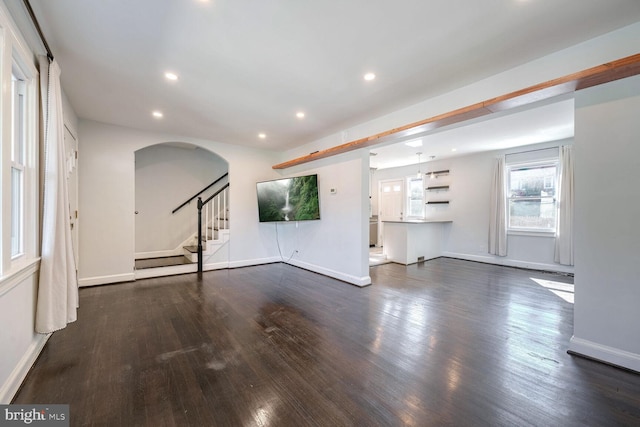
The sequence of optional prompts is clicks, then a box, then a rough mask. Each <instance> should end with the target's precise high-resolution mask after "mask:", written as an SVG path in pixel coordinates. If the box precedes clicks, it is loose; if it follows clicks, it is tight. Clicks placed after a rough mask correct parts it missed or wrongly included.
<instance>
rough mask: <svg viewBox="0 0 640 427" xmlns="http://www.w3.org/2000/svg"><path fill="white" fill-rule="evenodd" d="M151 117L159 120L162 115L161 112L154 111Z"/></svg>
mask: <svg viewBox="0 0 640 427" xmlns="http://www.w3.org/2000/svg"><path fill="white" fill-rule="evenodd" d="M151 115H153V117H155V118H156V119H161V118H162V117H163V116H164V114H162V111H154V112H153V113H151Z"/></svg>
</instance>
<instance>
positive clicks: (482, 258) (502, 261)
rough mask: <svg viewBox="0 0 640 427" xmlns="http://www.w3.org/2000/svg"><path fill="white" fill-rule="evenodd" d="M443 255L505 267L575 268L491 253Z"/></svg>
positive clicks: (444, 255) (537, 268)
mask: <svg viewBox="0 0 640 427" xmlns="http://www.w3.org/2000/svg"><path fill="white" fill-rule="evenodd" d="M442 256H443V257H448V258H459V259H464V260H467V261H477V262H484V263H487V264H495V265H503V266H505V267H517V268H527V269H530V270H540V271H554V272H558V273H569V274H573V272H574V268H573V266H570V265H560V264H546V263H540V262H527V261H518V260H513V259H507V258H502V257H493V256H490V255H470V254H463V253H458V252H443V254H442Z"/></svg>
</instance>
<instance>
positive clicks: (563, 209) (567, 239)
mask: <svg viewBox="0 0 640 427" xmlns="http://www.w3.org/2000/svg"><path fill="white" fill-rule="evenodd" d="M559 160H560V182H559V186H558V196H559V197H558V226H557V228H556V250H555V261H556V262H557V263H560V264H562V265H573V199H574V181H573V147H570V146H563V147H560V157H559Z"/></svg>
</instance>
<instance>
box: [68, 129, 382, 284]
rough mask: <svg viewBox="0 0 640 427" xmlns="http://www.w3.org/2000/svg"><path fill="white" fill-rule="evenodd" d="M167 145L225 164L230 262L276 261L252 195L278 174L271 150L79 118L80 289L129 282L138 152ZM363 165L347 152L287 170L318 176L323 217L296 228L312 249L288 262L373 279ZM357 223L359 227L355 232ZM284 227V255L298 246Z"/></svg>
mask: <svg viewBox="0 0 640 427" xmlns="http://www.w3.org/2000/svg"><path fill="white" fill-rule="evenodd" d="M171 141H174V142H175V141H181V142H187V143H191V144H194V145H198V146H201V147H202V148H205V149H207V150H210V151H212V152H214V153H216V154H217V155H219V156H220V157H221V158H223V159H224V160H225V161H227V162H228V164H229V182H230V183H231V188H230V190H231V194H230V200H231V206H230V217H231V220H230V229H231V240H230V242H229V251H228V265H229V266H230V267H240V266H244V265H253V264H259V263H264V262H274V261H280V260H281V258H280V256H279V252H278V246H277V241H276V233H275V231H276V230H275V227H274V226H273V224H259V223H258V210H257V209H258V207H257V198H256V182H258V181H265V180H269V179H274V178H279V177H281V176H282V175H280V174H278V173H277V172H275V171H274V170H273V169H272V168H271V166H272V165H273V164H275V163H277V156H276V155H275V154H274V153H271V152H268V151H265V150H256V149H250V148H246V147H239V146H233V145H228V144H222V143H215V142H211V141H204V140H197V139H190V138H180V137H176V136H173V135H164V134H154V133H151V132H143V131H138V130H134V129H128V128H123V127H119V126H111V125H106V124H103V123H97V122H93V121H86V120H81V121H80V151H81V152H82V162H81V163H80V165H79V173H80V212H81V215H82V222H81V223H80V224H81V225H80V251H81V253H82V257H81V259H80V266H79V267H80V269H79V277H80V283H81V285H82V286H88V285H95V284H102V283H113V282H120V281H126V280H133V279H134V271H133V260H134V256H135V255H134V253H135V242H134V240H135V238H134V236H135V219H134V217H135V215H134V211H135V184H134V180H135V163H134V159H135V151H136V150H139V149H141V148H143V147H147V146H150V145H154V144H158V143H163V142H171ZM364 162H368V154H367V153H350V154H349V155H347V156H343V157H342V158H341V159H332V160H331V162H326V164H324V165H321V166H315V169H314V170H306V171H303V170H302V169H301V170H300V171H289V172H291V173H290V175H291V174H294V173H297V174H298V175H301V174H306V173H307V172H308V173H318V176H319V180H320V186H321V188H322V189H323V190H322V191H323V194H322V195H321V197H322V199H321V209H322V212H321V214H322V215H323V218H322V220H321V221H318V222H317V223H315V224H314V223H305V224H301V225H300V226H299V229H298V236H300V233H302V234H303V235H302V236H300V238H301V239H303V240H305V241H313V244H309V245H305V246H304V247H302V246H300V247H299V249H298V250H299V252H298V254H297V256H296V258H295V259H292V260H291V262H292V263H298V264H297V265H300V266H303V267H305V268H308V269H311V270H314V271H318V272H322V273H323V274H327V275H330V276H333V277H338V278H340V279H342V280H345V281H349V282H352V283H356V284H367V283H368V282H369V281H370V279H369V277H368V270H367V262H366V255H365V254H364V253H363V248H364V247H365V245H366V238H367V237H366V233H365V231H363V230H365V224H364V219H366V213H367V212H368V211H367V210H366V206H367V205H366V204H365V203H363V197H364V195H365V194H366V188H367V186H368V178H367V177H368V175H367V174H364V175H363V170H366V169H367V168H368V166H366V165H365V166H363V164H364ZM347 183H348V184H347ZM332 186H333V187H337V188H339V189H340V190H339V192H338V193H337V194H336V195H335V196H331V197H329V195H328V193H326V191H325V190H326V189H327V188H329V187H332ZM363 215H365V216H364V217H363V218H360V217H361V216H363ZM354 222H355V223H357V224H358V225H357V226H356V227H354V226H353V223H354ZM287 226H289V224H287ZM282 228H283V230H282V235H281V245H283V246H286V249H285V250H288V249H289V248H291V247H292V245H294V244H295V243H293V242H294V241H295V240H292V239H295V234H293V233H290V232H289V231H290V230H287V229H285V227H284V225H283V227H282ZM312 238H313V240H312ZM363 239H364V240H363ZM336 242H341V246H342V249H341V250H340V251H336V250H335V249H334V247H335V244H336Z"/></svg>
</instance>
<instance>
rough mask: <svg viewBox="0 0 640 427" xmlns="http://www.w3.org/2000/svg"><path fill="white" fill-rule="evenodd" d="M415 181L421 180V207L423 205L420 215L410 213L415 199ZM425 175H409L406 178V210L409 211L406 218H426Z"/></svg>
mask: <svg viewBox="0 0 640 427" xmlns="http://www.w3.org/2000/svg"><path fill="white" fill-rule="evenodd" d="M414 181H420V182H421V184H420V188H421V191H420V194H421V199H420V207H421V214H420V215H410V213H411V202H412V201H413V200H416V199H413V198H412V197H411V183H412V182H414ZM424 186H425V184H424V176H423V175H422V174H421V175H420V176H419V177H418V176H416V175H409V176H407V177H406V178H405V191H406V193H405V194H406V196H405V212H406V213H407V215H405V218H407V219H424V216H425V206H424V204H425V194H424V193H425V189H424Z"/></svg>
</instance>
